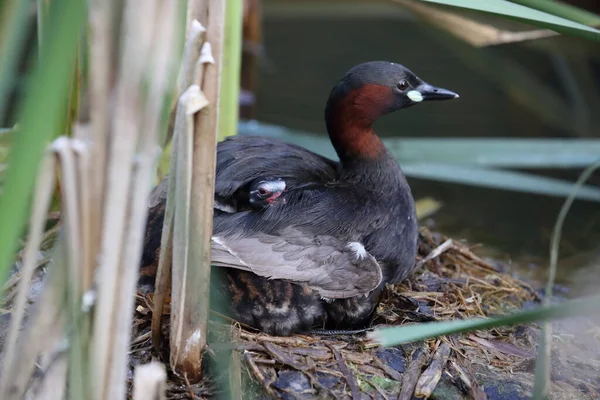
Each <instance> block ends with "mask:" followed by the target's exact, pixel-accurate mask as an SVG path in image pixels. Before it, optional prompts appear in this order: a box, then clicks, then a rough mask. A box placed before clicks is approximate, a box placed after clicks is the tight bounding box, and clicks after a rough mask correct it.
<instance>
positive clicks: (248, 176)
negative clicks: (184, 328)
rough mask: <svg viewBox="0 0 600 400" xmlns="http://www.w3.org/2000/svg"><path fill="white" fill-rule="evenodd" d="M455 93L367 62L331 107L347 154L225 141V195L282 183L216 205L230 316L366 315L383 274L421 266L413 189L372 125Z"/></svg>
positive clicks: (283, 327) (401, 275)
mask: <svg viewBox="0 0 600 400" xmlns="http://www.w3.org/2000/svg"><path fill="white" fill-rule="evenodd" d="M457 97H458V95H457V94H456V93H454V92H451V91H449V90H445V89H440V88H436V87H433V86H431V85H429V84H427V83H425V82H424V81H422V80H421V79H419V78H418V77H417V76H416V75H415V74H413V73H412V72H411V71H410V70H408V69H407V68H405V67H403V66H402V65H400V64H395V63H391V62H382V61H376V62H367V63H364V64H360V65H358V66H356V67H354V68H352V69H351V70H350V71H349V72H348V73H347V74H346V75H345V76H344V77H343V78H342V80H341V81H340V82H339V83H338V84H337V85H336V86H335V87H334V88H333V90H332V91H331V94H330V96H329V100H328V101H327V105H326V108H325V122H326V126H327V131H328V133H329V137H330V139H331V142H332V144H333V147H334V148H335V150H336V152H337V155H338V157H339V159H340V161H339V162H336V161H333V160H330V159H327V158H324V157H321V156H319V155H317V154H315V153H313V152H311V151H308V150H306V149H304V148H302V147H299V146H296V145H293V144H288V143H285V142H283V141H279V140H274V139H272V138H266V137H260V136H235V137H231V138H228V139H226V140H225V141H223V142H221V143H219V145H218V146H217V166H216V181H215V202H216V204H217V203H219V204H221V203H222V202H227V201H231V199H237V200H236V202H238V203H239V202H240V199H242V200H243V199H249V196H250V197H251V196H252V191H250V190H249V188H250V186H251V185H253V183H256V180H257V179H259V178H262V177H265V176H270V177H276V178H269V179H278V180H279V181H280V182H283V183H284V185H285V191H283V190H282V191H281V193H279V195H278V196H277V197H276V198H275V199H273V200H274V201H271V202H269V206H268V207H250V208H246V207H242V208H239V207H237V208H236V207H234V210H233V212H232V210H231V209H228V210H223V209H222V208H221V207H215V210H214V226H213V238H212V242H213V245H212V264H213V265H214V266H218V267H224V268H222V272H223V274H224V275H225V277H226V280H227V281H226V282H225V291H226V292H227V293H228V296H229V297H230V300H231V312H232V316H233V317H234V318H235V319H237V320H238V321H240V322H243V323H245V324H248V325H251V326H254V327H256V328H258V329H260V330H262V331H264V332H267V333H270V334H276V335H289V334H291V333H294V332H299V331H306V330H310V329H311V328H313V327H330V328H337V329H339V328H347V329H352V328H360V327H363V326H365V325H366V324H368V322H369V319H370V317H371V315H372V313H373V311H374V309H375V306H376V304H377V302H378V300H379V298H380V295H381V293H382V290H383V288H384V286H385V283H397V282H400V281H402V280H404V279H405V278H406V277H407V276H408V274H409V273H410V272H411V271H412V270H413V268H414V266H415V257H416V251H417V235H418V227H417V221H416V215H415V205H414V200H413V197H412V194H411V190H410V187H409V185H408V183H407V181H406V178H405V177H404V175H403V173H402V171H401V169H400V167H399V166H398V164H397V162H396V160H395V159H394V157H393V155H392V154H391V153H390V152H389V150H388V149H387V148H386V147H385V146H384V145H383V143H382V142H381V140H380V139H379V138H378V137H377V135H376V134H375V132H374V131H373V129H372V124H373V123H374V122H375V121H376V120H377V119H378V118H379V117H380V116H382V115H384V114H387V113H390V112H392V111H396V110H399V109H402V108H407V107H410V106H413V105H415V104H418V103H420V102H423V101H429V100H448V99H454V98H457ZM156 190H158V193H164V192H165V191H164V189H160V188H158V187H157V188H156ZM159 197H160V196H159ZM163 198H164V196H163ZM248 201H249V200H248ZM163 212H164V200H163V201H162V202H158V203H157V204H152V208H151V211H150V215H149V218H148V233H147V235H146V243H145V248H144V255H143V259H142V265H143V267H142V277H145V278H148V277H150V278H152V277H153V274H154V271H155V269H156V265H157V261H158V260H157V259H156V255H157V254H158V251H157V248H158V246H160V230H161V229H162V213H163Z"/></svg>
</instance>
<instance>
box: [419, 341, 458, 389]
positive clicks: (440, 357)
mask: <svg viewBox="0 0 600 400" xmlns="http://www.w3.org/2000/svg"><path fill="white" fill-rule="evenodd" d="M451 351H452V349H451V348H450V346H448V345H447V344H446V343H444V342H442V343H441V344H440V346H439V347H438V348H437V350H436V351H435V353H434V354H433V359H432V360H431V364H429V367H427V369H425V371H423V373H422V374H421V376H420V377H419V380H418V381H417V385H416V387H415V396H416V397H423V398H426V399H427V398H429V397H430V396H431V394H432V393H433V391H434V389H435V387H436V386H437V384H438V382H439V381H440V379H441V377H442V372H443V370H444V367H445V366H446V362H448V357H450V352H451Z"/></svg>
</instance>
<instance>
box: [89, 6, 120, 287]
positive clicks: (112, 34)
mask: <svg viewBox="0 0 600 400" xmlns="http://www.w3.org/2000/svg"><path fill="white" fill-rule="evenodd" d="M118 4H119V2H118V1H117V0H92V1H90V2H89V6H88V7H89V12H88V20H89V28H90V41H89V42H90V43H89V49H90V59H91V60H93V62H90V67H89V69H90V82H89V88H90V89H89V94H90V96H89V99H90V101H89V104H90V106H89V107H90V118H91V125H92V130H93V137H92V141H93V143H94V146H93V156H92V160H91V163H92V167H91V171H90V177H91V182H90V184H91V195H90V201H91V203H90V215H89V218H90V227H91V232H90V236H91V238H90V249H89V258H87V259H86V269H87V270H88V271H90V272H88V273H85V272H84V276H86V279H87V277H88V276H89V277H90V278H91V275H92V274H91V271H93V269H94V267H95V266H96V259H95V255H96V254H98V250H99V249H100V247H99V244H100V241H101V235H102V213H103V210H104V186H105V185H106V176H105V172H106V171H105V165H106V157H107V149H108V139H109V135H108V134H109V125H110V116H109V97H110V93H111V88H112V86H113V83H114V75H115V73H114V71H115V70H116V68H115V67H116V62H115V61H116V60H115V57H114V54H115V53H116V52H114V51H113V48H114V45H115V42H116V40H115V39H116V37H117V33H118V26H117V24H116V21H118V18H117V10H118V7H117V5H118ZM90 285H91V280H86V282H85V288H86V290H87V289H89V287H90Z"/></svg>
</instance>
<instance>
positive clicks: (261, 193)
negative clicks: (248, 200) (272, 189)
mask: <svg viewBox="0 0 600 400" xmlns="http://www.w3.org/2000/svg"><path fill="white" fill-rule="evenodd" d="M267 193H269V192H267V189H263V188H260V189H258V194H260V195H261V196H264V195H266V194H267Z"/></svg>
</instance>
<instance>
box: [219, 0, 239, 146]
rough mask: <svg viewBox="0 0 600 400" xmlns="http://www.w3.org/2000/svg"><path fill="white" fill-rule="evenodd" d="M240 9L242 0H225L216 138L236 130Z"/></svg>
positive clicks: (222, 137)
mask: <svg viewBox="0 0 600 400" xmlns="http://www.w3.org/2000/svg"><path fill="white" fill-rule="evenodd" d="M242 11H243V0H226V1H225V30H224V37H223V57H222V59H223V66H222V72H221V75H222V76H221V94H220V96H219V132H218V135H219V136H218V140H219V141H220V140H223V139H224V138H225V137H227V136H232V135H235V134H236V132H237V126H236V124H237V121H238V114H239V94H240V79H241V76H240V73H241V66H242Z"/></svg>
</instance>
